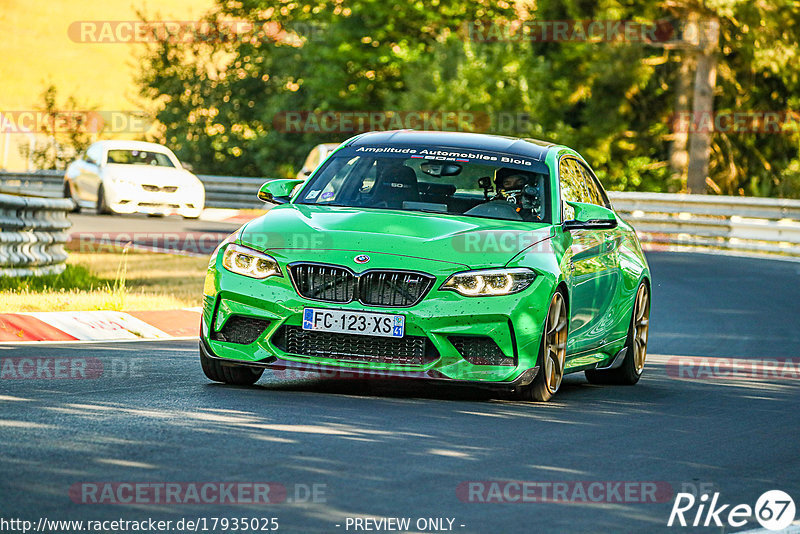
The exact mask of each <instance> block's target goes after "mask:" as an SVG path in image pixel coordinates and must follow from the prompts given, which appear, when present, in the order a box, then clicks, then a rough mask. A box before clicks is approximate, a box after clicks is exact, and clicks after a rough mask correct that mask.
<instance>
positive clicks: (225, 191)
mask: <svg viewBox="0 0 800 534" xmlns="http://www.w3.org/2000/svg"><path fill="white" fill-rule="evenodd" d="M198 178H200V180H201V181H202V182H203V184H204V185H205V188H206V206H208V207H214V208H238V209H241V208H256V209H259V208H262V207H263V206H264V204H263V203H262V202H261V201H259V200H258V199H257V198H256V196H255V195H256V192H257V191H258V188H259V187H260V186H261V184H263V183H264V182H265V181H267V180H268V179H267V178H244V177H239V176H211V175H198ZM6 192H8V193H17V194H25V195H33V196H43V197H50V198H58V197H61V196H63V172H62V171H37V172H34V173H11V172H0V193H6ZM609 196H610V197H611V200H612V202H613V203H614V208H615V209H616V210H617V211H618V212H619V213H620V214H621V215H622V216H623V217H624V218H625V219H626V220H628V221H630V222H631V224H633V226H634V227H635V228H636V230H637V233H638V234H639V237H640V238H641V240H642V241H643V242H645V243H649V244H650V245H651V247H658V246H664V247H681V248H686V247H693V248H715V249H725V250H730V251H739V252H747V253H770V254H781V255H786V256H796V257H800V200H790V199H773V198H754V197H728V196H712V195H681V194H668V193H628V192H625V193H622V192H609Z"/></svg>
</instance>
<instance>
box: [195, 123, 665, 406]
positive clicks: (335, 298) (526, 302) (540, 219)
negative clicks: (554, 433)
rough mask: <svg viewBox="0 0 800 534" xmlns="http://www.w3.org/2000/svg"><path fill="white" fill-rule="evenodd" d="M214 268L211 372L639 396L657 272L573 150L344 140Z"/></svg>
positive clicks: (536, 393) (450, 138)
mask: <svg viewBox="0 0 800 534" xmlns="http://www.w3.org/2000/svg"><path fill="white" fill-rule="evenodd" d="M258 196H259V198H261V199H262V200H264V201H267V202H271V203H273V204H278V206H276V207H274V208H273V209H271V210H270V211H269V212H267V213H266V214H265V215H263V216H262V217H260V218H258V219H255V220H253V221H251V222H249V223H247V224H246V225H244V226H243V227H242V228H241V229H239V230H238V231H237V232H236V233H234V234H233V235H231V236H230V237H228V238H227V239H226V240H225V241H224V242H223V243H222V244H221V245H220V246H219V247H218V248H217V250H216V251H215V253H214V254H213V256H212V258H211V261H210V263H209V269H208V275H207V277H206V282H205V288H204V308H203V318H202V325H201V327H202V328H201V342H200V361H201V363H202V367H203V371H204V372H205V374H206V376H207V377H208V378H209V379H211V380H214V381H218V382H225V383H228V384H239V385H245V384H253V383H254V382H256V381H257V380H258V379H259V377H260V376H261V374H262V373H263V371H264V370H265V369H279V370H287V369H290V370H301V371H320V372H324V373H326V374H329V373H334V374H335V376H342V377H359V378H367V377H381V378H389V377H397V378H416V379H425V380H429V381H434V382H442V383H452V384H467V385H474V386H481V387H491V388H500V389H508V390H513V391H514V392H515V393H516V395H518V396H519V397H520V398H523V399H529V400H537V401H546V400H549V399H550V398H551V397H552V396H553V395H554V394H555V393H556V392H557V391H558V389H559V386H560V385H561V382H562V378H563V377H564V375H565V374H567V373H574V372H577V371H584V372H585V374H586V377H587V379H588V380H589V381H590V382H592V383H604V384H635V383H636V382H637V381H638V380H639V378H640V376H641V375H642V370H643V368H644V363H645V356H646V353H647V332H648V321H649V315H650V271H649V269H648V266H647V261H646V260H645V257H644V254H643V253H642V249H641V246H640V244H639V241H638V239H637V237H636V233H635V232H634V230H633V228H631V226H630V225H628V224H627V223H626V222H625V221H623V220H622V219H621V218H620V217H619V216H618V215H617V214H616V213H615V212H614V210H613V208H612V206H611V204H610V202H609V200H608V197H607V195H606V192H605V191H604V190H603V187H602V186H601V185H600V182H599V181H598V180H597V178H596V177H595V175H594V173H593V172H592V170H591V168H590V167H589V165H588V164H587V163H586V161H584V159H583V158H582V157H581V156H580V154H578V153H577V152H575V151H574V150H571V149H569V148H567V147H564V146H558V145H552V144H549V143H545V142H541V141H536V140H533V139H517V138H510V137H498V136H491V135H480V134H465V133H446V132H416V131H408V130H402V131H394V132H375V133H368V134H363V135H359V136H356V137H354V138H352V139H350V140H349V141H346V142H345V143H343V144H342V145H341V146H340V147H339V148H338V149H337V150H336V151H335V152H333V153H332V154H331V156H330V157H328V158H327V159H326V160H325V161H324V162H323V163H322V164H321V165H320V166H319V167H318V168H317V169H316V170H315V171H314V172H313V173H312V174H311V176H310V177H309V178H308V180H306V181H299V180H272V181H270V182H267V183H265V184H264V186H263V187H262V188H261V190H260V192H259V194H258Z"/></svg>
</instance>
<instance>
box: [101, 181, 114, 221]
mask: <svg viewBox="0 0 800 534" xmlns="http://www.w3.org/2000/svg"><path fill="white" fill-rule="evenodd" d="M97 213H100V214H103V215H113V214H114V212H113V211H111V208H109V207H108V202H106V190H105V188H103V186H102V185H100V187H98V188H97Z"/></svg>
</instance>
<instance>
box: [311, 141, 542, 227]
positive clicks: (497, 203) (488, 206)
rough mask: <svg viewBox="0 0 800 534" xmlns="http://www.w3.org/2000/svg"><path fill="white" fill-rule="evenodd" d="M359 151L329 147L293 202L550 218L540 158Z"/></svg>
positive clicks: (523, 218)
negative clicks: (331, 151) (330, 153)
mask: <svg viewBox="0 0 800 534" xmlns="http://www.w3.org/2000/svg"><path fill="white" fill-rule="evenodd" d="M360 150H363V148H360V149H358V150H353V149H348V150H341V151H339V152H337V153H336V154H334V155H333V156H332V157H331V158H330V159H329V160H328V161H327V163H326V164H325V166H324V167H323V168H322V169H321V170H320V172H318V173H317V174H316V175H315V176H314V177H313V178H312V179H311V180H310V181H309V183H308V184H307V185H306V186H305V187H304V188H303V191H302V192H301V193H300V196H299V197H298V200H297V202H298V203H300V204H316V205H327V206H346V207H358V208H368V209H389V210H403V211H423V212H433V213H442V214H449V215H463V216H468V217H483V218H491V219H504V220H514V221H531V222H549V221H550V209H549V200H548V199H549V180H548V175H547V174H545V172H546V167H544V165H543V164H542V163H541V162H538V161H535V160H527V159H525V158H517V157H509V156H502V155H494V156H492V155H485V154H481V153H478V152H476V151H469V152H468V153H459V154H457V155H466V156H467V157H465V158H458V157H455V156H450V155H447V156H438V155H435V154H441V153H442V152H443V151H435V150H434V151H430V150H410V152H409V153H407V154H405V155H402V154H401V155H397V154H375V153H369V152H368V153H364V154H359V151H360ZM420 152H421V153H420ZM445 153H446V154H448V153H447V152H446V151H445ZM409 154H413V155H409ZM470 156H473V157H470ZM532 163H537V165H536V166H533V165H532ZM525 167H529V168H525ZM530 167H534V168H535V170H534V169H533V168H530Z"/></svg>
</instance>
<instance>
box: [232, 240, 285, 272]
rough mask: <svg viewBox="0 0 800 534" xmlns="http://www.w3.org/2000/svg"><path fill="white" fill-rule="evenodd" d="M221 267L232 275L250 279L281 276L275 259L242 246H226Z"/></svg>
mask: <svg viewBox="0 0 800 534" xmlns="http://www.w3.org/2000/svg"><path fill="white" fill-rule="evenodd" d="M222 265H223V266H224V267H225V268H226V269H228V270H229V271H230V272H232V273H236V274H241V275H244V276H249V277H250V278H258V279H263V278H267V277H269V276H283V274H282V273H281V268H280V266H279V265H278V262H277V261H275V258H273V257H272V256H268V255H266V254H264V253H263V252H259V251H257V250H253V249H252V248H249V247H244V246H242V245H236V244H231V245H228V248H226V249H225V253H224V256H223V257H222Z"/></svg>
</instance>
